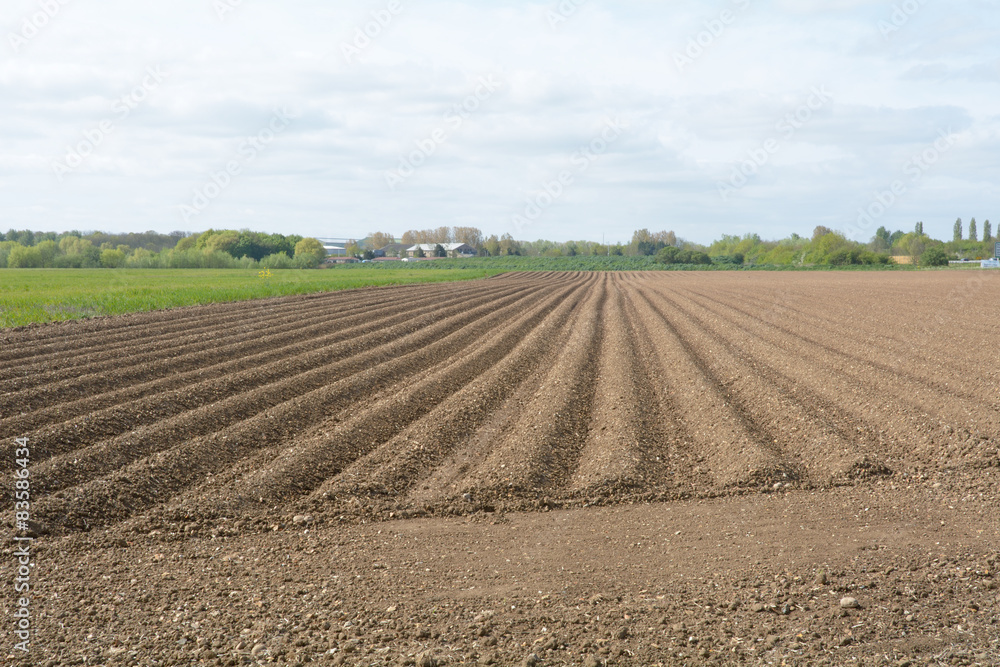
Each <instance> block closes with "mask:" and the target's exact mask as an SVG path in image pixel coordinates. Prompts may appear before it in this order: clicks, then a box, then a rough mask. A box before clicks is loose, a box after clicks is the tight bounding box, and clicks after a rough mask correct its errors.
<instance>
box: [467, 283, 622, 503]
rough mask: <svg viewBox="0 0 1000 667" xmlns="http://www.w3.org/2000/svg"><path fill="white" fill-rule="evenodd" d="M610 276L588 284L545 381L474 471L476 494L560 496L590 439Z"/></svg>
mask: <svg viewBox="0 0 1000 667" xmlns="http://www.w3.org/2000/svg"><path fill="white" fill-rule="evenodd" d="M609 280H610V277H609V275H608V274H602V275H600V277H599V278H598V281H597V283H596V284H595V285H593V287H591V288H590V289H589V294H588V296H587V299H586V301H585V302H583V304H581V307H580V310H579V312H578V313H577V314H576V316H575V317H574V318H573V320H571V321H570V323H569V324H568V325H567V329H568V331H569V338H568V339H567V340H566V343H565V346H564V348H563V350H562V351H561V353H560V355H559V357H558V358H556V359H555V360H554V363H553V364H552V366H551V369H550V370H549V372H548V374H547V376H546V377H545V379H544V381H543V382H542V384H541V385H540V386H539V387H538V388H537V390H536V391H535V393H534V395H533V396H532V397H530V398H529V399H527V401H526V403H525V404H524V407H523V408H522V409H521V412H520V415H519V417H518V418H517V420H516V421H515V422H514V423H512V425H511V428H510V429H508V430H507V431H506V432H505V433H504V434H503V435H502V437H501V439H500V440H499V441H498V442H496V443H495V446H494V447H493V450H492V451H491V452H490V454H489V455H488V456H487V457H486V460H485V461H483V462H482V463H481V464H479V465H478V466H477V467H476V469H475V470H473V471H471V472H470V474H469V483H470V487H471V488H472V489H473V493H474V494H475V495H477V496H480V497H484V498H488V497H492V498H513V497H519V498H525V497H527V498H540V497H543V496H551V495H559V494H561V493H563V492H564V490H565V487H566V486H567V485H568V484H569V482H570V480H571V479H572V476H573V473H574V471H575V470H576V468H577V465H578V463H579V459H580V453H581V451H582V450H583V448H584V444H585V443H586V439H587V428H588V425H589V417H590V408H591V405H592V403H593V399H594V389H595V385H596V379H597V365H596V363H595V360H596V356H597V353H598V350H600V345H601V325H600V321H601V317H602V315H603V312H604V304H605V301H606V299H607V293H608V282H609ZM526 398H527V397H526Z"/></svg>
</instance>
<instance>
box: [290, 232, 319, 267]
mask: <svg viewBox="0 0 1000 667" xmlns="http://www.w3.org/2000/svg"><path fill="white" fill-rule="evenodd" d="M300 257H301V258H302V259H301V261H300V263H301V262H306V263H309V264H311V265H312V266H318V265H319V263H320V262H322V261H323V260H324V259H326V250H324V249H323V244H322V243H321V242H320V241H319V239H313V238H305V239H302V240H301V241H299V242H298V243H296V244H295V258H296V259H298V258H300Z"/></svg>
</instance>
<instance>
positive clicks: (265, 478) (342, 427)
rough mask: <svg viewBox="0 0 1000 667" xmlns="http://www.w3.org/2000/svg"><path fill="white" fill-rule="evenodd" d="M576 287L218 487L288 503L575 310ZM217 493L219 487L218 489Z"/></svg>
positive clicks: (249, 498)
mask: <svg viewBox="0 0 1000 667" xmlns="http://www.w3.org/2000/svg"><path fill="white" fill-rule="evenodd" d="M580 291H581V287H580V285H579V284H578V285H576V286H573V287H568V288H563V289H561V290H559V291H558V292H557V293H556V294H552V295H548V296H547V297H546V298H544V299H542V300H540V301H539V302H537V303H534V304H532V305H531V306H529V307H527V308H525V309H522V312H521V314H519V315H516V316H513V317H512V316H510V315H508V316H507V317H505V318H503V323H502V324H498V325H494V326H493V327H491V330H490V331H491V332H490V333H489V334H488V335H485V336H484V337H483V338H481V339H480V340H479V341H477V342H476V344H475V345H474V346H470V347H469V348H467V349H465V350H463V351H462V352H461V353H460V354H456V355H452V356H451V357H447V358H440V361H439V363H437V364H435V365H433V366H430V367H428V369H427V371H426V373H425V374H423V375H422V376H420V377H419V379H416V380H415V381H414V382H413V383H412V385H411V386H408V387H405V388H403V389H402V390H400V391H397V392H394V393H393V394H391V395H384V394H383V395H382V396H380V397H378V398H377V399H376V400H375V401H374V402H372V403H371V404H369V405H368V406H366V407H364V408H363V409H362V410H360V411H359V412H357V413H355V414H352V415H351V416H350V417H348V418H347V419H345V420H344V421H342V422H339V423H337V422H333V421H328V422H327V423H324V424H320V425H318V426H317V427H316V428H315V429H313V430H312V431H311V432H309V433H307V434H305V435H304V436H302V437H299V438H296V440H295V441H294V442H293V443H291V446H290V447H288V448H287V449H286V450H285V451H282V452H280V453H278V455H277V456H276V457H275V458H273V459H272V460H270V461H269V462H267V463H266V464H263V465H260V466H259V469H258V470H257V471H256V472H254V473H253V474H250V475H247V476H246V477H244V478H243V479H241V480H239V481H238V482H235V483H233V484H232V485H227V486H226V487H225V488H223V489H221V491H223V492H222V493H221V494H220V495H221V496H222V497H231V498H233V499H235V502H236V504H237V506H241V505H245V504H246V503H249V502H253V501H261V499H262V502H263V503H265V504H272V503H278V502H285V501H288V500H290V499H295V498H298V497H301V496H303V495H305V494H308V493H310V492H312V491H314V490H315V489H316V488H317V487H320V486H321V485H323V484H324V483H325V482H327V480H330V479H331V478H335V477H336V476H338V475H341V473H342V471H344V470H345V468H349V467H350V466H351V465H352V464H353V463H354V462H356V461H358V460H361V459H362V458H363V457H365V456H366V455H368V454H369V453H370V452H373V451H377V450H378V449H379V448H380V447H382V446H385V445H386V443H390V442H391V441H392V440H393V439H394V438H396V437H397V436H398V435H399V434H400V432H401V431H403V430H405V429H407V427H408V426H410V425H412V424H415V423H418V422H419V421H420V420H422V419H425V418H427V419H429V418H430V417H429V415H430V414H433V413H432V411H433V410H434V409H435V408H436V407H437V406H440V405H441V404H442V403H443V402H445V401H448V400H449V399H450V398H451V397H453V396H454V395H455V394H456V393H459V392H461V391H463V389H464V388H465V387H466V386H467V385H469V384H470V383H472V382H475V381H476V378H479V377H481V376H482V375H483V374H484V373H486V372H488V371H489V370H490V369H491V368H492V367H493V366H494V365H495V364H497V363H498V362H500V361H501V360H502V359H504V358H505V357H506V356H507V355H509V354H510V353H511V351H512V350H514V349H515V348H516V347H517V346H518V345H519V344H520V343H521V342H522V341H523V339H524V337H525V336H526V335H527V334H528V333H529V332H530V331H532V330H533V329H534V328H535V327H538V326H539V325H540V324H541V323H543V322H546V321H547V320H548V319H551V318H552V317H553V309H556V310H557V311H559V312H561V311H565V310H567V308H566V307H561V306H560V304H566V303H567V302H568V304H569V309H572V307H573V303H574V302H575V301H576V300H577V299H578V297H577V296H576V294H575V293H578V292H580ZM387 393H388V392H387ZM457 428H462V426H460V425H457ZM435 446H436V447H440V446H442V445H441V444H440V443H438V444H436V445H435ZM362 467H364V466H362ZM354 472H357V470H355V471H354ZM341 477H342V478H349V477H350V473H349V472H345V473H344V474H343V475H341ZM334 486H336V482H334ZM219 491H220V490H219V489H216V491H215V493H216V494H219Z"/></svg>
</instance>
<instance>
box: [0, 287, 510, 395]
mask: <svg viewBox="0 0 1000 667" xmlns="http://www.w3.org/2000/svg"><path fill="white" fill-rule="evenodd" d="M492 289H493V290H505V289H507V290H509V289H510V288H509V287H507V288H505V287H503V286H500V285H498V286H497V287H494V288H492ZM486 293H487V294H488V293H489V291H487V292H486ZM478 296H479V295H475V296H474V297H473V298H477V297H478ZM458 298H460V297H456V298H455V299H453V300H458ZM425 310H426V311H428V312H433V311H434V305H433V304H430V305H428V306H426V308H425ZM397 317H398V314H397ZM318 320H319V322H318V323H317V324H314V325H313V326H312V327H310V328H309V329H308V331H307V332H305V333H303V332H302V331H297V330H293V331H291V332H290V333H285V334H279V335H277V336H272V335H270V334H264V335H261V328H262V327H266V326H267V325H268V322H267V320H264V321H261V322H259V323H257V325H256V327H254V328H255V329H256V330H255V331H251V332H249V333H247V334H245V335H241V336H239V339H240V340H239V341H238V342H235V343H229V344H224V343H223V342H220V343H213V342H212V341H211V340H210V339H208V340H204V341H202V342H200V343H198V344H196V345H195V349H196V351H190V353H186V354H185V353H184V350H173V351H172V353H167V354H166V355H164V354H160V353H159V352H153V353H150V354H149V355H145V356H143V357H142V358H144V359H145V358H146V357H151V358H152V360H146V361H140V359H138V358H137V359H135V360H134V361H133V363H131V364H130V365H127V366H125V367H122V365H121V360H119V361H117V362H107V363H105V364H101V365H99V367H98V368H97V369H95V370H93V371H90V370H89V369H88V370H87V372H86V373H85V374H83V375H80V376H78V377H74V378H70V379H67V380H63V381H61V382H53V383H50V384H45V385H41V386H38V387H33V388H31V389H27V390H24V391H20V392H15V393H12V394H4V395H2V396H0V412H2V413H3V414H15V413H22V414H23V413H26V412H31V411H33V410H37V409H39V408H41V407H46V406H52V405H56V404H57V403H58V402H62V401H71V400H74V399H79V398H86V397H89V396H91V395H92V394H95V393H98V392H102V391H108V390H115V389H117V388H119V387H120V386H121V385H123V384H124V385H135V384H139V383H144V382H149V381H151V380H154V379H157V378H162V377H165V376H169V375H175V374H177V373H183V372H186V371H191V370H197V369H199V368H203V367H205V366H208V365H212V364H214V363H216V362H217V361H218V360H219V359H220V358H227V357H228V358H232V357H238V356H242V355H245V354H246V353H247V351H248V350H255V349H260V346H261V345H269V346H274V345H281V344H283V343H287V342H289V341H297V340H301V339H302V337H308V336H320V335H324V334H325V333H326V332H328V331H329V326H328V325H326V324H325V323H324V322H322V316H319V317H318ZM360 321H364V316H363V315H362V316H361V319H360ZM109 370H111V371H112V372H108V371H109Z"/></svg>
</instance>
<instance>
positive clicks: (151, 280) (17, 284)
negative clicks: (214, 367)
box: [0, 264, 502, 327]
mask: <svg viewBox="0 0 1000 667" xmlns="http://www.w3.org/2000/svg"><path fill="white" fill-rule="evenodd" d="M404 267H405V268H404ZM498 273H502V271H501V270H497V269H493V268H490V267H476V268H468V269H459V268H457V267H448V268H447V269H445V268H443V267H440V268H435V267H421V268H420V269H417V268H413V267H410V266H406V265H403V267H397V268H395V269H394V270H392V271H386V270H379V269H378V268H375V267H373V266H370V265H368V264H365V265H363V266H345V267H336V268H333V269H326V270H321V271H301V270H291V269H290V270H274V271H271V276H270V277H264V278H262V277H261V276H260V275H259V274H258V272H257V271H241V270H236V269H163V270H161V269H132V270H129V269H0V327H14V326H22V325H26V324H32V323H36V322H53V321H61V320H73V319H80V318H85V317H96V316H101V315H122V314H125V313H134V312H142V311H150V310H159V309H162V308H176V307H179V306H192V305H197V304H206V303H219V302H225V301H244V300H247V299H263V298H267V297H272V296H284V295H287V294H311V293H315V292H331V291H336V290H344V289H352V288H357V287H370V286H378V285H402V284H407V283H434V282H452V281H456V280H471V279H475V278H483V277H486V276H490V275H496V274H498Z"/></svg>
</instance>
